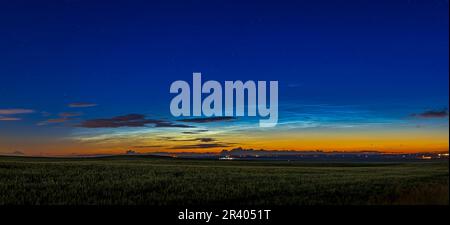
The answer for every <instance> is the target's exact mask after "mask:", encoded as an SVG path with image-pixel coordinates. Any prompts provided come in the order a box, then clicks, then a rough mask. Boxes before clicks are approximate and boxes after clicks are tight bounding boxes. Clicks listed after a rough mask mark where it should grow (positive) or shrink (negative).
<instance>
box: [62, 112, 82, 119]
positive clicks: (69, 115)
mask: <svg viewBox="0 0 450 225" xmlns="http://www.w3.org/2000/svg"><path fill="white" fill-rule="evenodd" d="M81 115H83V114H82V113H78V112H62V113H60V114H59V116H60V117H63V118H67V117H76V116H81Z"/></svg>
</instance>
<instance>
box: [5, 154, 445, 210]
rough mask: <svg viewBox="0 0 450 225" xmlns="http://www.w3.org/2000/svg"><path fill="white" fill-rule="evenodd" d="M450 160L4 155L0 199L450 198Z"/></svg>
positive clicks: (336, 201) (287, 201)
mask: <svg viewBox="0 0 450 225" xmlns="http://www.w3.org/2000/svg"><path fill="white" fill-rule="evenodd" d="M448 172H449V166H448V161H430V162H425V161H424V162H395V163H394V162H390V163H382V162H378V163H364V162H359V163H354V162H351V163H338V162H336V163H317V162H271V161H264V162H261V161H251V162H243V161H215V160H182V159H171V158H164V157H160V158H152V157H140V156H124V157H104V158H85V159H52V158H26V157H0V204H33V205H40V204H45V205H46V204H64V205H65V204H83V205H86V204H100V205H111V204H120V205H136V204H137V205H142V204H145V205H178V206H180V205H223V204H230V205H347V204H349V205H365V204H376V205H377V204H448V203H449V197H448V192H449V190H448V181H449V174H448Z"/></svg>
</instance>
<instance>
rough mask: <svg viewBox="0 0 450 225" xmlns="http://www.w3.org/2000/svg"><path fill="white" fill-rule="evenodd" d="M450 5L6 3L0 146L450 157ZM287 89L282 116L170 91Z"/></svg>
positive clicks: (43, 151)
mask: <svg viewBox="0 0 450 225" xmlns="http://www.w3.org/2000/svg"><path fill="white" fill-rule="evenodd" d="M448 8H449V5H448V1H447V0H426V1H425V0H423V1H421V0H395V1H392V0H391V1H380V0H376V1H375V0H374V1H371V0H369V1H354V2H348V3H346V4H343V3H342V2H339V1H326V0H320V1H298V2H296V3H294V2H292V1H277V4H274V2H269V1H267V2H266V1H229V0H228V1H195V2H188V1H132V2H126V1H122V2H120V3H119V2H116V1H112V2H108V3H107V4H106V3H105V2H103V1H87V0H80V1H44V2H43V1H21V0H18V1H2V2H1V3H0V26H1V27H2V29H1V31H0V32H1V35H0V52H1V54H0V153H1V154H24V155H74V154H75V155H83V154H110V153H123V152H125V151H126V150H128V149H132V150H134V151H136V152H141V153H145V152H180V151H183V152H184V151H197V152H216V151H221V150H222V149H231V148H236V147H243V148H254V149H270V150H285V149H288V150H323V151H366V150H371V151H382V152H419V151H420V152H432V151H433V152H434V151H448V135H449V133H448V101H449V99H448V96H449V93H448V83H449V71H448V68H449V65H448V61H449V59H448V55H449V45H448V39H449V37H448V34H449V30H448V29H449V28H448V27H449V24H448V21H449V18H448V17H449V16H448ZM193 72H201V73H202V78H203V79H204V80H216V81H219V82H224V81H226V80H230V81H236V80H242V81H246V80H254V81H259V80H260V81H271V80H277V81H278V82H279V87H278V89H279V96H278V98H279V99H278V102H279V109H278V110H279V113H278V124H277V126H275V127H271V128H262V127H260V126H259V118H258V117H230V116H221V117H173V116H172V115H171V113H170V101H171V99H172V98H173V97H174V94H171V93H170V92H169V88H170V84H171V83H172V82H174V81H176V80H186V81H191V80H192V73H193Z"/></svg>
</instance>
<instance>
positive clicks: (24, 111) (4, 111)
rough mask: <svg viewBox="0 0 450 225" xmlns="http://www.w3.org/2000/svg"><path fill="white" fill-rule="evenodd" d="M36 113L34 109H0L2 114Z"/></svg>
mask: <svg viewBox="0 0 450 225" xmlns="http://www.w3.org/2000/svg"><path fill="white" fill-rule="evenodd" d="M28 113H34V110H32V109H0V115H16V114H28Z"/></svg>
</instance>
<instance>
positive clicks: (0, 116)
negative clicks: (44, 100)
mask: <svg viewBox="0 0 450 225" xmlns="http://www.w3.org/2000/svg"><path fill="white" fill-rule="evenodd" d="M29 113H34V110H32V109H0V121H18V120H22V119H21V118H19V117H17V116H16V115H19V114H29Z"/></svg>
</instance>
